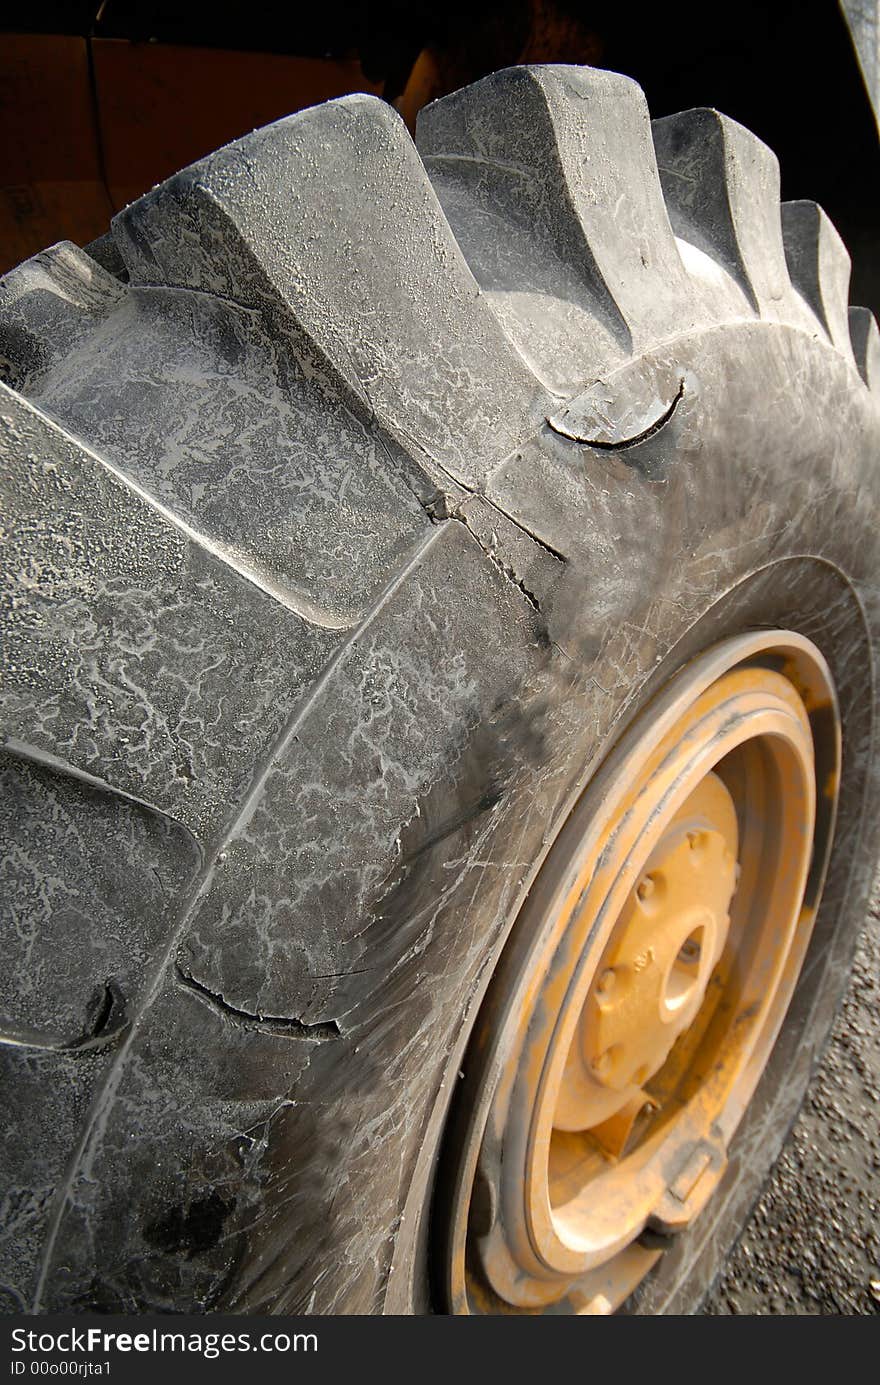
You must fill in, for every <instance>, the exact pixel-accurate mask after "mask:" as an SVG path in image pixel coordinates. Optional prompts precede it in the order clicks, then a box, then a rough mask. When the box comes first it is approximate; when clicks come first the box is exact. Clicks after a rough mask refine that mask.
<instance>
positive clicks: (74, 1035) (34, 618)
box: [0, 67, 880, 1313]
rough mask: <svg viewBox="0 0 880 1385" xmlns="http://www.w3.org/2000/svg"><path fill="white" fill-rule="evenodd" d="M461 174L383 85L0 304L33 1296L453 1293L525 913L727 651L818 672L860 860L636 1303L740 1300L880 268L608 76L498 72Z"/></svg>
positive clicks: (126, 1306)
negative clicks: (464, 1176)
mask: <svg viewBox="0 0 880 1385" xmlns="http://www.w3.org/2000/svg"><path fill="white" fill-rule="evenodd" d="M418 145H419V151H420V155H421V157H419V154H417V153H416V150H415V147H414V146H413V144H412V143H411V141H410V139H409V137H408V135H407V134H406V131H405V129H404V127H403V125H402V123H401V122H400V120H399V119H398V118H397V116H396V115H395V114H394V112H393V111H391V110H390V109H389V108H388V107H387V106H385V105H384V104H383V103H382V102H381V101H379V100H376V99H373V98H368V97H364V96H351V97H346V98H344V99H342V100H340V101H336V102H332V103H329V104H328V105H324V106H321V107H318V108H315V109H313V110H309V111H306V112H303V113H301V114H299V115H296V116H293V117H291V118H289V119H287V120H283V121H281V122H279V123H278V124H276V125H273V126H270V127H268V128H267V129H264V130H260V131H257V132H256V133H254V134H252V135H249V136H247V137H246V138H244V139H242V140H240V141H238V142H237V143H235V144H233V145H230V146H229V147H228V148H226V149H224V150H221V151H220V152H219V153H217V154H215V155H213V156H211V157H210V158H207V159H205V160H203V161H202V162H201V163H199V164H196V165H195V166H193V167H192V168H191V169H189V170H187V171H185V172H184V173H181V174H179V175H178V176H176V177H175V178H172V179H171V180H170V181H168V182H167V183H165V184H163V185H161V186H160V187H158V188H156V189H154V190H153V191H152V192H150V193H148V194H147V195H146V196H144V197H143V198H141V199H140V200H139V201H138V202H136V203H134V204H133V205H132V206H130V207H129V208H127V209H126V210H125V211H124V212H122V213H121V214H120V215H119V216H118V217H117V218H116V219H115V221H114V223H113V230H112V243H111V244H110V245H108V244H101V245H100V246H99V247H98V248H97V249H96V252H95V253H96V256H97V257H98V259H100V261H101V263H100V264H99V263H98V259H92V258H91V257H90V256H89V255H88V254H86V253H84V252H83V251H81V250H79V249H77V248H76V247H74V246H72V245H69V244H63V245H58V246H55V247H53V248H51V249H49V250H47V251H45V252H43V253H42V254H41V255H38V256H36V257H35V258H34V259H32V260H30V261H28V262H26V263H25V264H23V265H21V266H20V267H19V268H18V269H16V270H14V271H13V272H12V273H11V274H9V275H8V276H7V277H6V278H5V279H4V280H3V281H2V284H0V299H2V310H0V320H2V328H0V333H2V335H0V351H2V355H3V358H4V362H5V378H6V380H7V382H8V383H7V384H6V385H4V386H2V435H3V448H4V455H5V457H6V465H5V469H4V482H3V489H4V500H5V507H6V511H7V515H8V521H7V523H8V532H7V536H6V540H5V543H4V546H3V554H4V570H5V575H4V586H3V594H4V595H3V599H4V612H5V615H4V622H5V630H6V649H7V668H6V679H5V690H4V692H3V726H4V735H5V744H4V749H3V759H2V767H3V775H4V781H5V783H4V793H3V814H4V818H5V822H4V830H5V832H6V833H7V836H8V839H9V840H10V842H11V846H10V848H9V849H8V851H7V853H6V854H5V859H4V865H3V871H4V877H5V878H4V882H3V887H2V896H3V903H4V908H5V909H6V910H7V913H6V914H5V915H4V922H3V938H4V950H5V955H6V956H7V957H10V958H12V965H10V966H8V967H7V968H6V969H5V973H4V979H3V986H4V996H3V1000H2V1008H3V1012H4V1020H3V1030H4V1042H3V1045H2V1059H3V1064H4V1069H5V1090H6V1093H7V1097H6V1100H7V1102H8V1108H7V1109H8V1112H9V1114H8V1116H7V1119H6V1121H5V1123H4V1133H3V1141H4V1175H3V1185H4V1189H5V1190H6V1194H5V1200H4V1203H3V1207H4V1211H3V1219H4V1220H3V1233H4V1234H3V1239H2V1246H3V1250H2V1255H3V1256H4V1257H5V1264H4V1268H3V1272H2V1283H3V1284H4V1285H5V1293H6V1301H7V1304H8V1307H9V1309H10V1310H11V1311H21V1310H24V1309H28V1310H30V1309H33V1310H35V1311H38V1312H48V1311H53V1312H59V1311H68V1310H78V1309H84V1308H88V1309H92V1310H99V1311H125V1312H133V1311H167V1310H175V1311H185V1312H201V1311H213V1310H221V1311H233V1312H273V1313H276V1312H277V1313H298V1312H308V1313H373V1312H383V1311H384V1312H430V1311H444V1308H445V1305H444V1303H443V1301H442V1295H441V1294H440V1293H439V1291H438V1289H437V1282H438V1281H437V1276H436V1258H437V1250H436V1245H437V1241H438V1230H437V1225H436V1218H435V1219H434V1220H432V1207H433V1204H432V1197H433V1194H434V1173H435V1168H436V1165H437V1159H438V1152H439V1151H440V1150H441V1147H442V1146H443V1139H444V1126H445V1123H446V1121H447V1116H448V1113H449V1110H450V1103H451V1101H452V1098H453V1096H454V1094H455V1090H456V1087H457V1086H460V1085H461V1084H460V1083H459V1081H458V1073H459V1071H460V1070H462V1064H463V1062H464V1056H463V1055H464V1054H465V1051H466V1046H467V1041H468V1036H469V1033H470V1031H471V1028H472V1026H473V1023H474V1019H475V1016H476V1015H477V1013H478V1011H479V1007H480V1002H481V999H482V997H483V995H484V993H485V991H486V988H487V985H488V983H489V980H490V977H491V976H492V973H493V970H494V968H495V964H496V961H497V959H498V956H499V954H500V952H501V950H502V947H503V944H504V942H505V939H506V937H507V934H508V932H509V929H510V927H511V924H512V922H513V920H514V918H515V917H516V914H517V912H518V909H519V905H520V903H521V901H522V899H523V898H524V897H525V894H526V891H527V889H528V885H529V882H530V880H531V879H532V878H533V875H534V872H535V870H536V869H537V866H538V864H539V862H540V861H541V859H542V857H543V855H544V854H545V852H546V850H547V847H548V844H549V843H550V842H551V841H552V840H553V838H554V836H555V834H556V832H557V831H558V829H559V827H560V825H561V823H562V822H563V821H564V819H565V816H566V814H567V812H568V810H569V807H570V805H571V804H572V802H574V801H575V799H576V798H577V795H578V794H579V793H580V792H581V791H582V789H583V786H584V785H585V784H587V783H588V782H589V780H590V778H591V776H592V775H593V773H594V771H595V769H596V767H597V766H598V765H599V764H600V763H601V762H602V760H603V759H604V758H605V756H606V754H607V752H608V750H609V748H610V746H611V745H612V744H613V743H614V742H615V741H616V740H617V739H618V738H619V736H620V735H621V734H622V732H623V731H624V729H625V728H626V727H627V726H628V725H630V724H631V723H632V721H633V719H634V718H635V717H636V716H637V714H638V713H639V711H640V710H641V709H642V708H644V706H645V705H646V703H647V702H648V701H649V700H650V699H651V698H652V697H653V695H654V694H655V692H656V690H657V689H658V688H659V687H661V686H663V685H664V684H665V683H667V682H668V680H669V678H670V677H671V676H672V674H673V673H674V672H675V671H676V670H677V669H679V668H680V667H681V666H682V665H683V664H684V663H685V662H686V661H687V660H688V659H690V658H692V657H693V656H695V655H696V654H699V652H700V651H702V650H704V649H706V648H708V647H709V646H711V645H712V644H713V643H714V642H716V641H718V640H719V639H723V638H729V637H731V636H734V635H737V634H740V633H742V632H745V631H749V630H755V629H763V628H777V629H788V630H792V631H795V632H796V633H798V634H800V635H803V636H806V637H808V638H809V639H810V640H812V641H813V642H814V643H815V644H816V645H817V646H818V647H819V649H820V650H821V651H822V653H823V655H824V657H825V659H826V660H827V661H828V664H829V666H830V668H831V671H832V674H833V678H834V682H835V684H836V688H837V695H838V698H839V703H840V716H841V723H842V727H843V738H844V742H843V743H844V771H843V776H842V780H841V787H840V799H839V810H838V813H839V816H838V828H837V833H836V836H835V842H834V848H833V852H832V857H831V861H830V866H829V871H828V877H827V883H826V887H825V892H824V895H823V898H822V903H821V907H820V909H819V913H818V918H817V921H816V926H815V932H814V935H813V942H812V944H811V951H810V954H809V957H808V961H807V964H806V965H805V967H804V970H803V973H802V976H801V980H800V982H799V985H798V988H797V991H796V993H795V997H794V1000H793V1002H792V1004H791V1007H790V1009H789V1012H788V1016H787V1019H786V1021H785V1025H784V1027H783V1029H782V1032H781V1035H780V1037H779V1040H778V1042H777V1044H776V1048H775V1049H774V1052H773V1057H772V1059H771V1061H770V1064H769V1066H768V1067H767V1069H766V1072H765V1074H764V1077H763V1078H762V1081H761V1084H760V1086H759V1088H758V1091H757V1093H756V1095H755V1097H754V1100H753V1102H752V1103H751V1105H750V1106H749V1108H748V1111H747V1113H746V1117H745V1119H744V1122H743V1125H742V1127H741V1129H740V1132H739V1134H738V1136H737V1141H736V1144H735V1147H734V1148H733V1150H732V1151H731V1157H730V1163H729V1166H728V1170H727V1174H726V1175H725V1179H724V1182H723V1186H722V1189H721V1190H720V1191H719V1192H718V1193H717V1194H716V1196H715V1197H714V1199H713V1200H712V1202H711V1203H710V1204H709V1206H708V1207H707V1209H706V1210H705V1212H704V1213H703V1214H702V1217H701V1218H700V1220H699V1222H698V1223H697V1224H696V1225H695V1227H694V1228H693V1230H692V1232H689V1233H688V1234H686V1235H684V1236H683V1237H681V1238H680V1239H679V1240H678V1241H676V1242H675V1244H674V1246H673V1247H672V1248H671V1249H669V1250H668V1251H667V1252H666V1254H665V1255H664V1256H663V1257H662V1259H661V1262H660V1264H659V1266H658V1268H657V1269H656V1270H655V1271H654V1272H653V1274H652V1275H651V1276H650V1277H649V1278H648V1279H647V1280H646V1281H645V1282H644V1284H643V1285H642V1287H641V1289H640V1290H639V1291H638V1293H637V1294H636V1296H635V1298H634V1299H633V1300H631V1301H630V1303H629V1304H628V1306H627V1307H628V1310H631V1311H638V1312H646V1313H662V1312H690V1311H695V1310H696V1308H697V1307H698V1305H699V1302H700V1300H701V1298H702V1296H703V1294H704V1293H705V1290H706V1288H707V1287H708V1285H709V1284H710V1283H711V1282H712V1280H713V1278H714V1276H715V1275H716V1274H717V1272H718V1270H719V1268H720V1266H721V1265H722V1263H723V1261H724V1258H725V1256H726V1254H727V1253H728V1250H729V1247H730V1245H731V1244H732V1242H733V1240H734V1238H735V1237H736V1235H737V1234H738V1232H739V1231H740V1230H741V1228H742V1226H743V1224H744V1222H745V1220H746V1218H747V1216H748V1212H749V1209H750V1207H751V1205H752V1203H753V1201H754V1199H755V1197H756V1196H757V1193H758V1191H759V1190H760V1188H761V1186H762V1184H763V1182H764V1180H765V1178H766V1176H767V1173H768V1171H769V1169H770V1167H771V1166H772V1164H773V1161H774V1159H775V1158H776V1155H777V1154H778V1152H779V1149H780V1147H781V1145H782V1143H783V1141H784V1138H785V1135H786V1132H787V1130H788V1128H789V1125H790V1123H791V1121H792V1119H793V1117H794V1114H795V1112H796V1110H797V1108H798V1105H799V1103H800V1101H801V1098H802V1096H803V1093H804V1091H805V1089H806V1086H807V1084H808V1082H809V1078H810V1073H811V1070H812V1067H813V1065H814V1062H815V1060H816V1057H817V1054H818V1052H819V1051H820V1049H821V1046H822V1043H823V1041H824V1039H825V1037H826V1035H827V1033H828V1029H829V1026H830V1023H831V1020H832V1017H833V1015H834V1013H835V1010H836V1007H837V1005H838V1002H839V1000H840V997H841V994H842V991H843V989H844V986H845V982H846V978H847V973H848V967H849V963H850V957H851V953H852V949H853V947H854V944H855V938H856V934H857V930H858V928H859V927H860V925H861V922H862V920H863V918H864V914H865V908H866V899H867V894H868V889H869V885H870V882H871V878H872V871H873V867H874V862H875V859H876V853H877V840H876V827H875V820H876V817H877V814H876V802H877V793H876V775H877V766H876V760H875V758H874V756H873V749H872V724H873V696H874V695H873V679H874V676H875V674H874V668H875V658H876V654H875V647H876V635H877V628H878V606H877V597H878V592H877V585H876V573H877V571H878V563H877V559H878V552H877V549H878V537H877V536H878V522H877V520H878V516H877V481H876V470H875V468H876V456H875V454H876V449H877V445H878V439H880V415H878V394H877V390H878V388H880V385H878V381H880V348H878V336H877V328H876V326H875V324H874V321H873V318H872V317H871V315H870V314H869V313H867V312H866V311H865V310H863V309H859V308H854V309H849V310H848V307H847V285H848V273H849V262H848V257H847V253H846V251H845V249H844V247H843V245H842V243H841V241H840V240H839V238H838V236H837V234H836V232H835V231H834V228H833V227H832V226H831V225H830V223H829V222H828V221H827V219H826V218H825V216H824V214H823V213H822V211H821V210H820V209H819V208H818V207H816V206H815V205H813V204H811V203H803V202H801V203H790V204H785V205H783V206H782V210H781V215H780V204H779V180H778V171H777V166H776V162H775V159H774V157H773V155H772V154H771V153H770V151H769V150H768V149H767V148H766V147H765V146H763V145H762V144H761V143H760V142H759V141H758V140H757V139H756V138H755V137H754V136H752V135H751V134H750V133H749V132H748V131H747V130H745V129H743V128H742V127H740V126H738V125H736V124H735V123H734V122H732V121H730V120H728V119H726V118H725V117H723V116H721V115H718V114H717V113H716V112H714V111H691V112H686V113H684V114H682V115H678V116H673V117H671V118H669V119H667V120H661V121H659V122H657V123H655V125H654V127H653V142H652V130H651V126H650V123H649V120H648V115H647V111H646V108H645V103H644V99H643V96H642V94H641V92H640V90H639V88H638V87H637V86H636V85H635V84H634V83H632V82H630V81H629V80H628V79H626V78H624V77H621V76H618V75H616V74H613V73H609V72H603V71H593V70H590V69H579V68H568V67H543V68H542V67H539V68H534V69H525V68H522V69H511V70H509V71H506V72H501V73H499V74H497V75H495V76H493V77H489V78H487V79H485V80H484V81H481V82H479V83H478V84H476V85H475V86H472V87H469V88H467V89H466V90H464V91H462V92H459V93H457V94H455V95H453V96H450V97H448V98H445V99H444V100H441V101H439V102H437V103H436V104H434V105H433V106H430V107H428V108H427V109H426V110H425V111H424V112H423V113H422V116H421V118H420V124H419V134H418ZM658 170H659V171H658ZM102 264H103V265H108V266H110V269H106V268H102ZM122 266H124V270H123V268H122ZM114 268H115V269H116V272H115V273H113V272H110V270H112V269H114ZM866 805H870V806H871V807H872V808H873V809H874V811H873V812H867V813H866Z"/></svg>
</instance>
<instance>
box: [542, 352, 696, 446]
mask: <svg viewBox="0 0 880 1385" xmlns="http://www.w3.org/2000/svg"><path fill="white" fill-rule="evenodd" d="M683 391H684V377H683V375H682V372H681V371H680V370H677V369H676V367H675V364H674V362H672V361H665V360H661V362H660V363H659V364H658V366H657V367H656V368H655V369H649V368H646V367H645V365H644V364H643V362H641V361H634V362H632V363H631V364H629V365H625V366H622V367H621V368H620V370H618V371H616V372H614V373H612V374H610V375H609V376H608V377H606V378H605V379H603V380H598V381H597V382H596V384H595V385H591V386H590V388H589V389H587V390H585V391H584V392H583V394H580V395H578V396H577V398H576V399H572V400H571V401H570V402H569V403H568V404H567V405H566V406H565V408H564V409H560V411H559V412H558V413H557V414H554V415H551V416H550V417H549V418H548V419H547V422H548V423H549V424H550V427H551V428H552V429H553V431H554V432H555V433H559V434H560V435H561V436H562V437H565V438H570V439H571V440H572V441H573V442H583V443H589V444H590V445H591V446H592V447H605V448H615V447H629V446H632V444H633V443H636V442H641V441H643V440H644V439H645V438H646V437H648V436H649V435H651V434H652V433H656V432H658V431H659V429H660V428H662V427H663V425H664V423H666V422H667V421H668V420H669V419H670V418H671V417H672V414H673V413H674V411H675V409H676V407H677V405H678V401H679V400H680V399H681V396H682V393H683Z"/></svg>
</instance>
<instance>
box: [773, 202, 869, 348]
mask: <svg viewBox="0 0 880 1385" xmlns="http://www.w3.org/2000/svg"><path fill="white" fill-rule="evenodd" d="M782 236H783V241H784V244H785V258H786V261H787V263H788V272H789V274H790V275H791V281H792V283H793V284H794V286H795V288H796V289H797V291H798V292H799V293H800V295H801V297H802V298H803V299H804V300H805V301H806V303H807V304H808V305H809V307H810V308H812V310H813V312H814V313H815V315H816V317H817V318H818V319H819V321H820V322H821V324H822V326H823V328H824V329H825V331H826V333H827V334H828V336H829V338H830V340H831V341H832V343H833V344H834V345H835V346H836V347H837V349H838V351H840V352H842V353H843V355H845V356H847V357H849V358H850V359H852V344H851V342H850V335H849V315H848V314H849V276H850V268H851V265H850V258H849V251H848V250H847V248H846V246H845V245H844V243H843V241H842V240H841V238H840V236H839V235H838V233H837V228H836V227H835V226H834V225H833V224H832V222H831V221H830V220H829V218H828V217H827V216H826V215H825V213H824V212H823V210H822V208H821V207H820V206H818V205H817V204H816V203H815V202H783V204H782Z"/></svg>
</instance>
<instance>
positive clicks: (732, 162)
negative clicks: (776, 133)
mask: <svg viewBox="0 0 880 1385" xmlns="http://www.w3.org/2000/svg"><path fill="white" fill-rule="evenodd" d="M653 132H654V145H655V148H656V151H657V164H658V167H659V170H660V181H661V184H662V186H663V194H664V196H665V198H666V205H667V207H668V209H669V217H670V220H671V222H672V227H673V230H674V231H675V234H676V235H677V236H680V237H681V238H682V239H683V240H686V241H690V242H691V243H692V244H694V245H696V247H697V249H699V250H702V251H704V252H705V253H706V254H707V255H710V256H713V257H714V258H716V259H717V260H719V261H720V262H721V264H722V265H723V266H724V268H725V269H726V270H727V271H728V272H729V273H730V274H731V275H733V277H734V279H735V280H736V281H737V282H738V283H739V285H740V287H741V288H742V289H743V291H744V292H745V293H746V294H747V296H748V298H749V299H750V301H751V303H752V307H753V308H754V311H755V312H756V313H758V314H760V315H761V316H770V317H779V316H780V315H781V313H782V311H783V309H784V308H785V306H786V304H787V302H788V300H789V299H790V297H791V284H790V281H789V277H788V270H787V267H786V262H785V251H784V248H783V243H782V227H781V218H780V212H779V163H778V161H777V159H776V155H775V154H774V153H773V152H772V150H770V149H768V148H767V145H766V144H764V143H763V142H762V141H761V140H759V139H758V138H757V136H755V135H753V134H752V132H751V130H747V129H746V128H745V127H744V126H743V125H739V124H737V122H736V121H735V120H731V119H729V117H728V116H725V115H721V114H720V112H718V111H714V110H704V109H698V110H693V111H682V112H680V113H679V114H678V115H670V116H667V117H666V118H665V119H662V120H655V121H654V123H653Z"/></svg>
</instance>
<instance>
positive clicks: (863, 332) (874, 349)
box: [849, 308, 880, 390]
mask: <svg viewBox="0 0 880 1385" xmlns="http://www.w3.org/2000/svg"><path fill="white" fill-rule="evenodd" d="M849 331H850V339H851V341H852V351H853V356H854V357H855V362H856V365H857V366H858V368H859V374H860V375H861V377H862V379H863V380H864V382H865V384H866V385H867V386H868V389H870V390H876V389H880V332H878V331H877V322H876V319H875V317H874V314H873V313H872V312H871V310H870V308H850V310H849Z"/></svg>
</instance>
